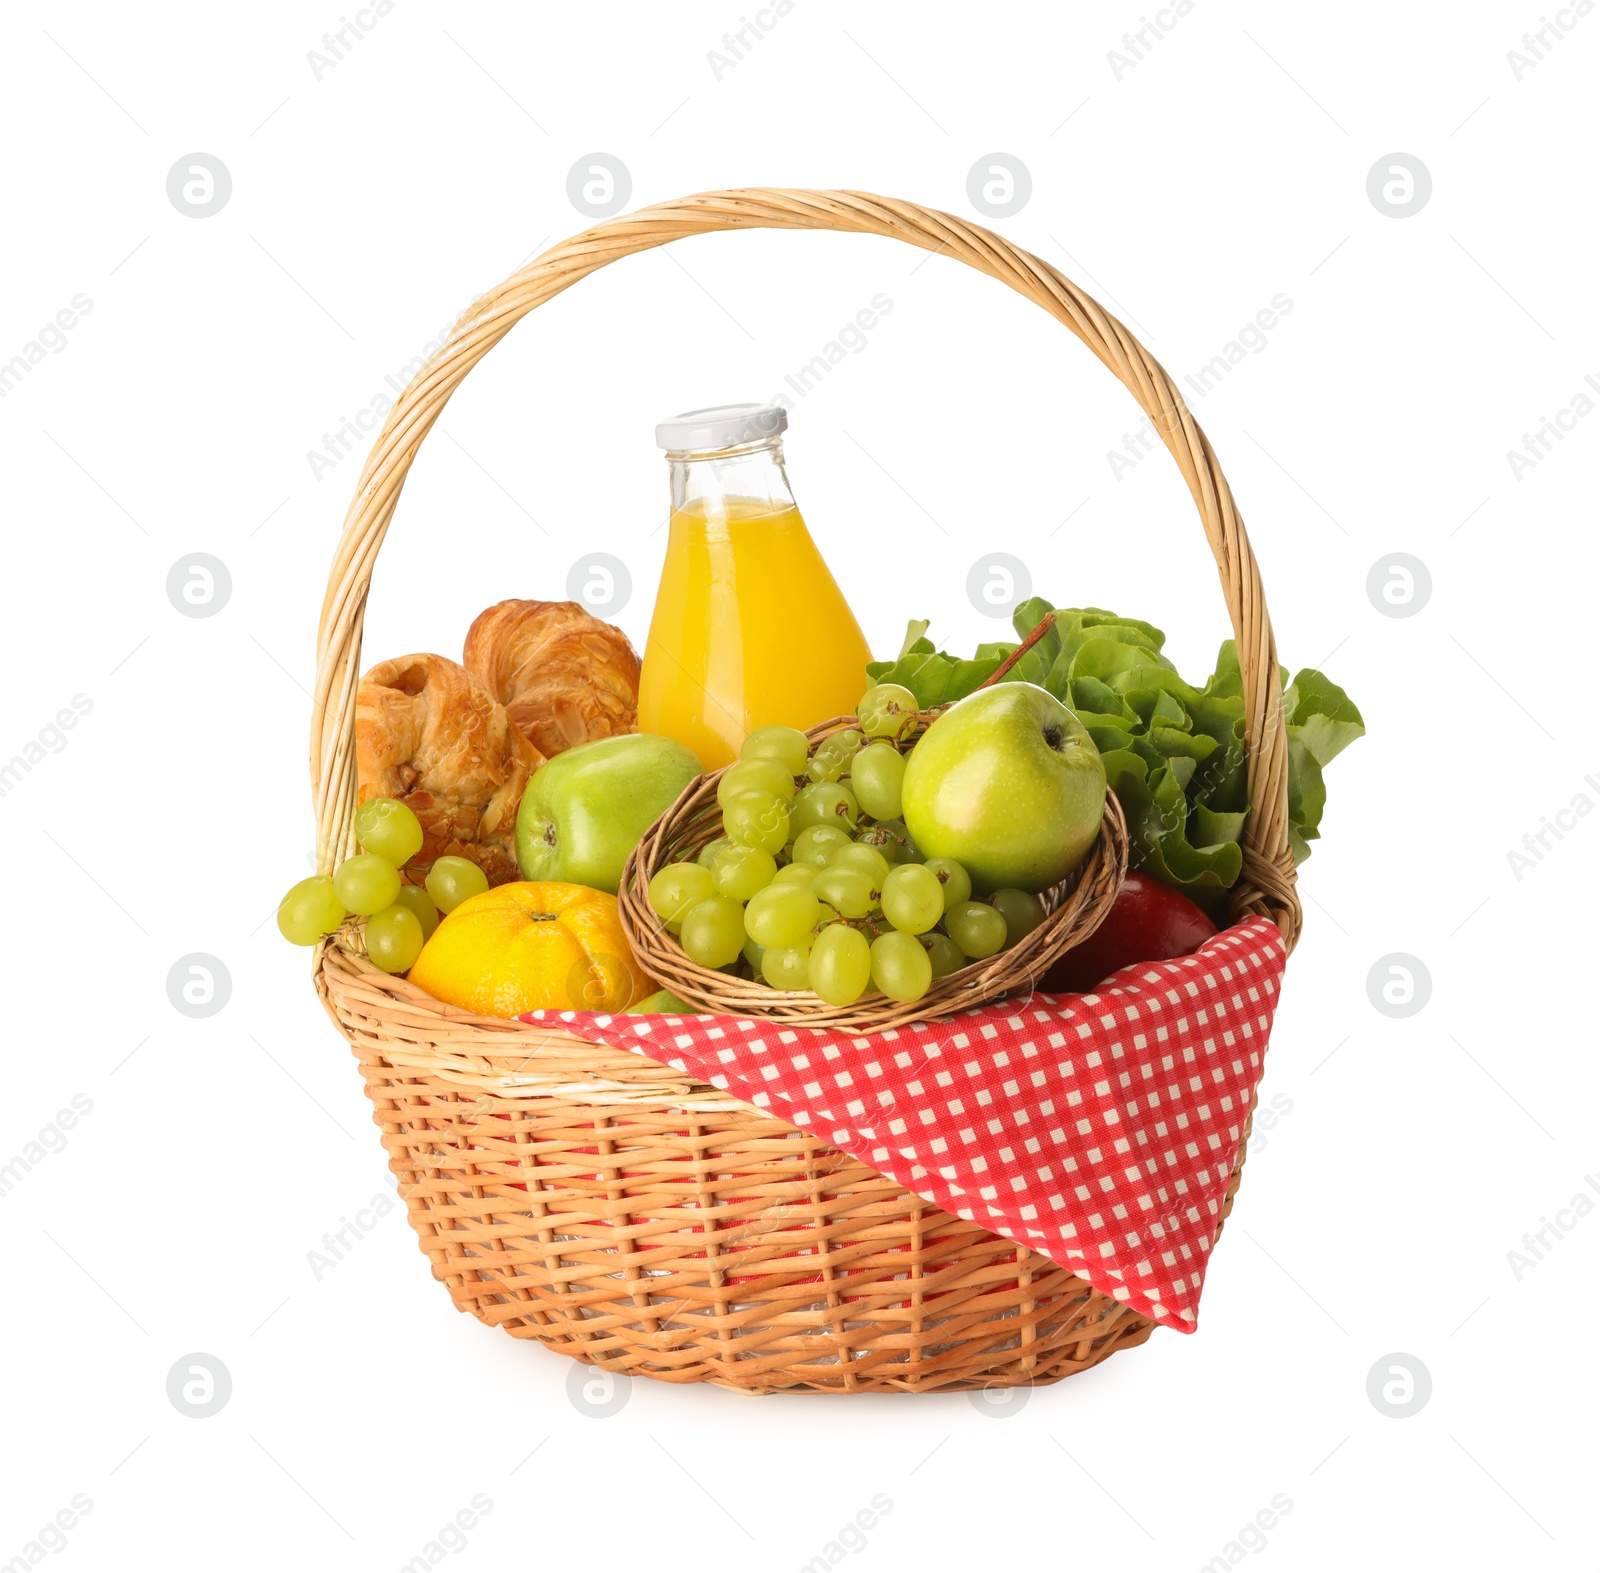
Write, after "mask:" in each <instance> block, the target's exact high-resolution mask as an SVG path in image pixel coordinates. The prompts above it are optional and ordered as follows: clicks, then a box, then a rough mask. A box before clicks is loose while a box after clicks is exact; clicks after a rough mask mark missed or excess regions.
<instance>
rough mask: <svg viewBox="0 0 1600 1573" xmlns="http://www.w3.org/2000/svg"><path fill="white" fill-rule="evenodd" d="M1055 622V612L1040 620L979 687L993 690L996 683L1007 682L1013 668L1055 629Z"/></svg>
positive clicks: (1047, 613)
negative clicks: (1008, 674)
mask: <svg viewBox="0 0 1600 1573" xmlns="http://www.w3.org/2000/svg"><path fill="white" fill-rule="evenodd" d="M1055 622H1056V614H1055V613H1054V612H1046V613H1045V614H1044V616H1043V617H1041V618H1040V619H1039V622H1038V625H1037V626H1036V627H1035V628H1034V630H1033V632H1032V633H1030V634H1029V635H1028V637H1027V638H1026V639H1024V640H1023V641H1022V643H1021V644H1019V645H1018V646H1017V648H1016V649H1015V650H1013V651H1012V652H1011V654H1010V655H1008V656H1007V657H1006V658H1005V660H1003V661H1002V662H1001V663H1000V664H999V666H997V667H996V668H995V669H994V671H993V672H992V673H990V675H989V676H988V677H986V678H984V680H983V681H982V682H981V683H979V684H978V687H979V688H992V687H993V686H994V685H995V684H996V683H999V682H1003V681H1004V680H1005V675H1006V673H1007V672H1009V671H1010V670H1011V668H1012V667H1014V666H1015V665H1016V664H1017V662H1018V661H1020V660H1021V659H1022V658H1023V656H1025V655H1026V654H1027V653H1028V652H1029V651H1030V650H1031V649H1032V648H1033V647H1034V646H1035V645H1036V644H1038V642H1039V641H1040V640H1041V639H1043V638H1044V636H1045V635H1046V634H1047V633H1049V632H1050V630H1051V629H1052V628H1053V627H1055Z"/></svg>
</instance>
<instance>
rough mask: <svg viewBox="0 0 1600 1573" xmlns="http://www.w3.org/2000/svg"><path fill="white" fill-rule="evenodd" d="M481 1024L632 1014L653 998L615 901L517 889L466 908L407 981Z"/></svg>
mask: <svg viewBox="0 0 1600 1573" xmlns="http://www.w3.org/2000/svg"><path fill="white" fill-rule="evenodd" d="M408 976H409V977H410V979H411V981H412V982H413V983H415V984H416V985H417V987H418V988H420V989H425V990H426V991H427V992H428V993H429V994H431V995H433V997H434V998H435V999H440V1000H443V1001H444V1002H445V1003H446V1004H447V1005H459V1006H460V1007H461V1009H463V1010H470V1011H473V1012H475V1013H476V1014H478V1015H480V1016H520V1015H521V1014H522V1013H523V1012H524V1011H526V1010H607V1011H619V1010H626V1009H627V1008H628V1006H630V1005H631V1004H633V1002H634V1001H635V1000H638V999H643V998H644V996H645V995H647V994H649V993H651V992H653V991H654V989H655V984H654V983H653V982H652V981H651V980H650V979H649V978H647V977H646V976H645V974H644V972H643V971H642V970H641V969H640V966H639V963H638V962H637V961H635V960H634V956H633V951H632V950H631V949H630V948H629V946H628V938H627V936H626V935H625V934H624V933H623V932H622V923H621V921H620V919H619V918H618V916H617V898H616V897H615V896H611V895H607V894H606V892H605V891H603V890H590V889H589V887H588V886H587V885H567V884H561V883H558V882H555V881H542V880H541V881H532V880H520V881H516V882H514V883H512V884H509V885H496V886H495V887H494V888H493V889H491V890H485V891H483V892H481V893H480V894H479V895H476V896H472V897H470V898H469V899H468V900H466V901H463V902H462V903H461V905H460V906H459V907H457V908H456V909H455V911H454V912H452V913H450V914H449V915H448V916H447V917H445V918H444V919H442V920H441V921H440V924H439V926H438V928H436V929H435V930H434V931H433V934H432V936H431V937H430V939H429V940H428V943H427V944H426V945H424V946H423V947H422V954H421V955H419V956H418V957H417V959H416V961H415V962H414V963H413V964H412V967H411V971H410V973H409V974H408Z"/></svg>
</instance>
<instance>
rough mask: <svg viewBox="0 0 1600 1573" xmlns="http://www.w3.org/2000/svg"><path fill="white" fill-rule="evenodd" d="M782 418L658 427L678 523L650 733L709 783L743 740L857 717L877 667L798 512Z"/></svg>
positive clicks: (655, 636) (708, 416)
mask: <svg viewBox="0 0 1600 1573" xmlns="http://www.w3.org/2000/svg"><path fill="white" fill-rule="evenodd" d="M787 425H788V418H787V415H786V414H785V412H784V410H783V408H782V406H781V405H766V404H729V405H721V406H718V407H717V408H714V409H706V410H691V411H689V412H688V413H687V414H684V415H679V416H675V417H674V418H673V419H672V420H670V421H663V422H662V423H661V425H659V426H657V427H656V441H657V442H658V443H659V444H660V445H661V447H663V448H664V449H666V451H667V459H668V462H669V464H670V466H671V482H672V516H671V520H670V522H669V526H668V538H667V558H666V564H665V566H664V568H663V569H662V573H661V588H660V590H659V591H658V592H657V594H656V606H655V614H654V616H653V618H652V619H651V623H650V637H649V642H648V643H647V644H646V646H645V652H644V663H643V670H642V672H641V675H640V682H639V730H640V731H641V732H654V733H657V734H659V735H661V736H664V737H671V738H676V739H677V741H678V742H680V743H683V744H685V745H686V746H687V747H689V748H691V749H693V750H694V752H695V753H696V754H698V755H699V756H700V758H701V759H702V760H703V761H704V762H705V766H706V768H707V769H708V770H715V769H717V768H718V767H719V766H721V765H726V764H729V763H731V762H732V761H733V760H735V759H737V758H738V757H739V747H740V745H741V744H742V743H743V742H744V739H745V735H746V734H747V733H749V732H752V731H754V730H755V729H756V728H757V727H761V726H773V725H778V724H782V725H785V726H793V727H799V728H801V729H802V730H804V729H805V728H807V727H812V726H815V725H816V724H817V723H818V722H819V721H826V720H828V719H829V718H830V717H831V716H836V715H844V714H846V713H848V712H850V711H852V710H854V709H855V707H856V702H857V701H858V700H859V699H860V698H861V695H862V694H863V693H864V692H865V691H866V688H867V676H866V664H867V662H868V661H870V660H871V659H872V655H871V652H870V651H869V650H868V649H867V641H866V640H865V639H864V638H863V637H862V634H861V628H860V626H859V624H857V622H856V620H855V616H854V614H853V613H852V612H851V610H850V608H849V606H848V605H847V604H846V602H845V598H844V596H843V595H842V594H840V591H839V586H838V585H837V584H836V583H835V582H834V578H833V575H832V574H831V573H830V572H829V571H828V565H827V564H826V563H825V562H824V561H823V560H822V554H821V553H820V552H819V551H818V550H817V548H816V544H815V543H814V542H813V541H812V539H811V534H810V532H809V531H808V530H807V529H806V525H805V520H803V519H802V518H801V517H800V510H799V509H798V508H797V507H796V506H795V501H794V495H793V493H792V492H791V491H790V490H789V479H788V476H787V475H786V474H785V473H784V468H783V443H782V433H783V431H784V429H785V427H786V426H787Z"/></svg>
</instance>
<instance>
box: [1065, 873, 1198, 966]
mask: <svg viewBox="0 0 1600 1573" xmlns="http://www.w3.org/2000/svg"><path fill="white" fill-rule="evenodd" d="M1216 932H1217V926H1216V924H1215V923H1213V922H1212V921H1211V919H1210V918H1208V917H1207V916H1206V915H1205V913H1203V912H1202V911H1201V910H1200V909H1199V907H1197V906H1196V905H1195V904H1194V903H1193V902H1192V901H1190V900H1189V898H1188V897H1187V896H1182V895H1179V894H1178V892H1177V891H1175V890H1174V889H1173V888H1172V887H1171V886H1170V885H1163V884H1162V883H1161V881H1160V880H1159V879H1152V878H1151V877H1150V876H1149V875H1148V874H1139V873H1129V875H1128V876H1127V878H1126V879H1124V880H1123V882H1122V889H1121V890H1119V891H1118V892H1117V899H1116V900H1115V901H1114V902H1113V903H1112V906H1111V910H1110V911H1109V912H1108V913H1107V914H1106V920H1105V922H1104V923H1102V924H1101V925H1100V927H1099V928H1097V929H1096V930H1095V931H1094V933H1092V934H1091V935H1090V936H1089V937H1088V939H1086V940H1085V941H1084V942H1083V943H1082V944H1081V945H1074V946H1073V947H1072V949H1071V950H1069V951H1067V952H1066V954H1065V955H1063V956H1061V957H1059V958H1057V960H1056V961H1055V962H1053V963H1052V965H1051V967H1050V970H1049V971H1048V972H1047V973H1045V975H1044V977H1043V978H1041V979H1040V980H1039V985H1038V986H1039V988H1040V989H1042V990H1043V991H1044V992H1045V993H1046V994H1087V993H1089V992H1090V991H1091V990H1092V989H1093V988H1094V987H1095V985H1096V984H1098V983H1100V982H1102V981H1103V980H1104V979H1106V978H1108V977H1110V976H1111V974H1112V973H1113V972H1115V971H1117V970H1118V968H1120V967H1131V966H1132V965H1133V964H1134V963H1135V962H1139V961H1171V960H1172V959H1173V957H1175V956H1187V955H1189V954H1190V952H1191V951H1195V950H1198V949H1199V948H1200V947H1201V945H1203V944H1204V943H1205V942H1206V941H1207V940H1208V939H1210V938H1211V936H1212V935H1213V934H1215V933H1216Z"/></svg>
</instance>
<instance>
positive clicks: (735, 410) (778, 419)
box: [656, 404, 789, 453]
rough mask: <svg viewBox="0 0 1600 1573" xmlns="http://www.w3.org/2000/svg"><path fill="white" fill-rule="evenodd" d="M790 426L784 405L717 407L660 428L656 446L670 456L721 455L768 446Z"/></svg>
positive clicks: (689, 413)
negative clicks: (755, 444) (749, 444)
mask: <svg viewBox="0 0 1600 1573" xmlns="http://www.w3.org/2000/svg"><path fill="white" fill-rule="evenodd" d="M788 425H789V415H788V412H787V411H786V410H785V409H784V407H783V406H782V405H781V404H714V405H712V406H711V407H710V408H709V409H705V410H685V411H684V412H683V414H682V415H674V416H673V417H672V418H671V419H670V420H665V421H662V422H661V424H660V425H659V426H657V427H656V445H657V447H660V448H665V449H666V450H667V452H668V453H682V452H684V451H685V450H693V449H697V448H703V449H707V450H709V451H710V452H713V453H715V452H717V451H718V450H719V449H722V448H737V447H739V446H740V445H741V444H743V443H747V442H764V441H766V439H767V438H769V437H776V436H777V435H778V433H779V432H781V431H784V430H786V429H787V428H788Z"/></svg>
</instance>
